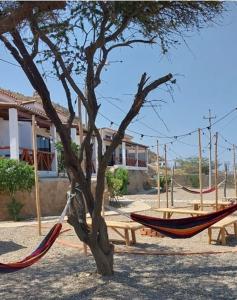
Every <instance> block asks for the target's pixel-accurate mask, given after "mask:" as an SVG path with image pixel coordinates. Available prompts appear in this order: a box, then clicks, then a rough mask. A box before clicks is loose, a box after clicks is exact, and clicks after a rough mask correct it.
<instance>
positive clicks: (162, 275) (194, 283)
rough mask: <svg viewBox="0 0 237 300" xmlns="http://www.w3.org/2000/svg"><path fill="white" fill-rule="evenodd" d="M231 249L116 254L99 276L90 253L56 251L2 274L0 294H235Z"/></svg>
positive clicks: (190, 296) (236, 267)
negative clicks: (107, 273)
mask: <svg viewBox="0 0 237 300" xmlns="http://www.w3.org/2000/svg"><path fill="white" fill-rule="evenodd" d="M156 247H157V245H156ZM157 250H158V251H161V252H162V251H163V252H165V251H166V252H168V251H169V252H170V251H172V249H171V248H168V247H162V246H161V247H160V246H158V247H157ZM51 251H53V249H52V250H51ZM233 255H235V254H228V255H227V254H225V255H216V256H184V257H181V256H144V255H143V256H142V255H131V254H127V255H116V256H115V274H114V276H112V277H107V278H102V277H100V276H98V275H96V274H95V273H92V272H93V271H94V269H95V265H94V261H93V259H92V257H91V256H90V257H84V256H82V255H80V254H77V253H76V251H73V252H71V254H70V253H69V254H68V255H64V256H60V252H59V251H58V253H57V255H55V256H54V257H52V258H51V257H49V256H46V257H45V258H43V259H42V260H41V262H40V263H39V264H36V265H34V266H33V267H30V268H28V269H25V270H23V271H21V272H18V273H14V274H3V275H1V286H0V299H3V300H8V299H11V300H12V299H66V300H72V299H80V300H83V299H122V300H123V299H124V300H125V299H126V300H128V299H144V300H148V299H149V300H150V299H159V300H160V299H161V300H163V299H182V300H185V299H205V300H206V299H228V300H229V299H236V298H237V288H236V276H237V264H234V265H233V257H231V256H233Z"/></svg>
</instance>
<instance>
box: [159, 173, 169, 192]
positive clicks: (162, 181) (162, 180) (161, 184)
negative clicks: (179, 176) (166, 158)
mask: <svg viewBox="0 0 237 300" xmlns="http://www.w3.org/2000/svg"><path fill="white" fill-rule="evenodd" d="M155 180H156V181H157V176H155ZM170 182H171V176H169V175H168V176H167V184H168V187H169V186H170ZM160 189H161V191H162V192H164V191H165V176H160Z"/></svg>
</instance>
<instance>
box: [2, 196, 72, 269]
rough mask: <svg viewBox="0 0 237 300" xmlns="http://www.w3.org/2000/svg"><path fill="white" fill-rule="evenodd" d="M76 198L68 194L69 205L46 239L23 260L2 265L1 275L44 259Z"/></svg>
mask: <svg viewBox="0 0 237 300" xmlns="http://www.w3.org/2000/svg"><path fill="white" fill-rule="evenodd" d="M74 196H75V194H71V193H70V192H67V203H66V205H65V207H64V210H63V212H62V214H61V216H60V217H59V219H58V222H57V223H56V224H55V225H54V226H53V227H52V228H51V229H50V231H49V232H48V233H47V235H46V236H45V238H44V239H43V240H42V241H41V243H40V244H39V245H38V247H37V248H36V249H35V250H34V251H33V252H32V253H31V254H30V255H29V256H27V257H25V258H24V259H23V260H20V261H18V262H14V263H7V264H6V263H0V273H11V272H16V271H19V270H22V269H24V268H26V267H29V266H31V265H33V264H34V263H36V262H37V261H38V260H39V259H40V258H41V257H43V256H44V255H45V254H46V253H47V252H48V251H49V249H50V248H51V247H52V245H53V244H54V242H55V240H56V239H57V237H58V236H59V234H60V231H61V229H62V223H63V220H64V218H65V215H66V213H67V210H68V207H69V205H70V203H71V199H72V198H73V197H74Z"/></svg>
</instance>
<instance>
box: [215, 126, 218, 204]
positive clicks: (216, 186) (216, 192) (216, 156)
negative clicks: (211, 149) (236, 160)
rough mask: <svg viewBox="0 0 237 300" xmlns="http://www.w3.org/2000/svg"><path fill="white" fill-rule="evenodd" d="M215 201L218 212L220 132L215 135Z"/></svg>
mask: <svg viewBox="0 0 237 300" xmlns="http://www.w3.org/2000/svg"><path fill="white" fill-rule="evenodd" d="M215 138H216V140H215V200H216V210H218V184H217V180H218V154H217V151H218V147H217V142H218V132H216V134H215Z"/></svg>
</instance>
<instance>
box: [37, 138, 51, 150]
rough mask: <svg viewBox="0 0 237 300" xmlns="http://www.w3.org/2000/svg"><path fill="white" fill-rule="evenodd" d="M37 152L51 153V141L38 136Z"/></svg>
mask: <svg viewBox="0 0 237 300" xmlns="http://www.w3.org/2000/svg"><path fill="white" fill-rule="evenodd" d="M37 150H39V151H45V152H51V145H50V139H49V138H47V137H44V136H41V135H37Z"/></svg>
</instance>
